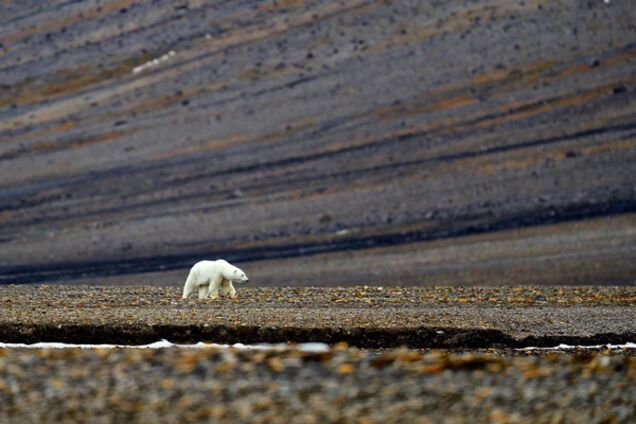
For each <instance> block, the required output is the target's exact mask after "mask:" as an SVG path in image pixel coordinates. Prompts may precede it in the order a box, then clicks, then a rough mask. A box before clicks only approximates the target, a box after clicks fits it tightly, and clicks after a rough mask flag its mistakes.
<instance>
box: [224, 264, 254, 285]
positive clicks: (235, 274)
mask: <svg viewBox="0 0 636 424" xmlns="http://www.w3.org/2000/svg"><path fill="white" fill-rule="evenodd" d="M229 271H230V275H226V276H225V278H227V279H228V280H230V281H237V282H241V283H247V282H248V281H250V279H249V278H247V275H245V273H244V272H243V271H242V270H241V269H239V268H237V267H235V266H233V267H232V268H231V269H230V270H229Z"/></svg>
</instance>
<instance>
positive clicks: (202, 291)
mask: <svg viewBox="0 0 636 424" xmlns="http://www.w3.org/2000/svg"><path fill="white" fill-rule="evenodd" d="M206 297H208V286H206V285H203V286H199V299H205V298H206Z"/></svg>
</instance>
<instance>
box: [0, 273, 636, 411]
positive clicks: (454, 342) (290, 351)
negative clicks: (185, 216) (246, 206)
mask: <svg viewBox="0 0 636 424" xmlns="http://www.w3.org/2000/svg"><path fill="white" fill-rule="evenodd" d="M239 296H240V297H239V298H238V299H237V300H235V301H230V300H222V301H209V300H195V299H189V300H182V299H181V298H180V289H179V288H177V287H110V288H106V287H101V286H99V287H89V286H30V285H29V286H4V287H0V341H3V342H9V341H13V342H27V343H29V342H36V341H67V342H80V343H89V342H93V343H145V342H148V341H157V340H159V339H160V338H166V339H169V340H171V341H173V342H174V341H184V342H196V341H209V342H243V343H247V342H281V341H310V340H316V341H323V342H339V343H335V344H334V345H332V347H331V348H330V349H328V350H324V351H321V352H316V351H314V352H308V351H303V350H300V349H298V348H297V347H294V344H292V345H291V347H290V345H282V346H278V347H274V348H270V349H271V350H266V351H263V350H260V351H259V350H245V349H234V348H233V349H229V348H212V347H207V348H176V347H172V348H167V349H157V350H155V349H130V348H114V349H110V348H97V349H67V350H55V349H0V421H2V422H57V423H66V422H95V423H102V422H103V423H116V422H197V421H205V422H232V423H234V422H258V423H289V422H299V423H319V422H361V423H375V422H377V423H403V422H409V423H410V422H413V423H435V422H449V423H482V422H483V423H572V422H577V423H629V422H633V420H634V411H635V408H636V357H634V350H633V349H632V350H624V349H620V348H618V349H617V348H611V349H610V348H607V347H598V348H596V349H592V350H583V349H577V350H570V351H567V353H564V351H563V350H559V349H548V350H537V349H534V350H528V349H520V347H522V346H527V345H547V346H554V345H556V344H558V343H562V342H568V343H572V344H574V343H586V344H590V343H608V342H613V343H625V342H628V341H634V340H636V288H635V287H603V288H600V287H589V286H586V287H567V288H561V287H537V286H524V287H516V288H505V287H491V288H461V287H453V288H448V287H440V288H426V289H423V288H378V287H354V288H333V289H325V288H320V289H319V288H277V289H273V288H243V287H240V288H239ZM352 345H357V346H363V347H366V349H360V348H359V347H352ZM397 345H408V346H410V348H408V347H400V348H396V347H395V346H397ZM431 347H445V348H446V349H445V350H431ZM369 348H373V349H369Z"/></svg>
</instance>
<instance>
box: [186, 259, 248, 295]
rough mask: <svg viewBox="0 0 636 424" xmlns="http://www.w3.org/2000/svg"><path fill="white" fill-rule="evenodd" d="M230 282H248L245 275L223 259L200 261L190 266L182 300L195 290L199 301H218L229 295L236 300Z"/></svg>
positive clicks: (234, 290) (234, 291)
mask: <svg viewBox="0 0 636 424" xmlns="http://www.w3.org/2000/svg"><path fill="white" fill-rule="evenodd" d="M232 281H237V282H244V283H246V282H248V281H249V278H247V275H245V273H244V272H243V271H242V270H240V269H239V268H237V267H235V266H234V265H232V264H230V263H229V262H227V261H224V260H223V259H219V260H217V261H200V262H197V263H196V264H194V265H193V266H192V269H190V274H188V279H187V280H186V282H185V285H184V286H183V298H184V299H187V298H188V297H189V296H190V294H192V292H193V291H194V290H196V289H199V299H205V298H206V297H208V296H209V297H210V299H218V298H219V292H220V294H221V295H222V296H227V295H229V296H230V298H231V299H234V298H236V289H235V288H234V286H233V285H232Z"/></svg>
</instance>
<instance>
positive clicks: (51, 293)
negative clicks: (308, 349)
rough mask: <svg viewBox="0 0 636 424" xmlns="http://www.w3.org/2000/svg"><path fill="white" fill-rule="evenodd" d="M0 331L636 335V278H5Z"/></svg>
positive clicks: (247, 337)
mask: <svg viewBox="0 0 636 424" xmlns="http://www.w3.org/2000/svg"><path fill="white" fill-rule="evenodd" d="M0 294H1V296H0V341H4V342H10V341H12V342H13V341H14V342H37V341H66V342H76V343H129V344H130V343H135V344H141V343H149V342H154V341H157V340H160V339H168V340H170V341H172V342H199V341H211V342H230V343H234V342H243V343H254V342H287V341H297V342H306V341H320V342H331V343H335V342H340V341H345V342H348V343H350V344H354V345H356V346H363V347H375V348H381V347H390V346H401V345H407V346H411V347H446V348H485V347H492V346H498V347H520V346H526V345H537V346H554V345H557V344H559V343H570V344H597V343H609V342H612V343H622V342H626V341H634V340H636V287H567V288H559V287H537V286H526V287H515V288H508V287H492V288H473V287H471V288H462V287H452V288H450V287H442V288H379V287H354V288H244V287H239V288H238V296H239V297H238V299H236V300H233V301H232V300H229V299H223V300H218V301H211V300H199V299H195V298H191V299H188V300H183V299H181V289H180V288H178V287H90V286H77V287H75V286H57V285H48V286H42V285H25V286H3V287H0Z"/></svg>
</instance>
